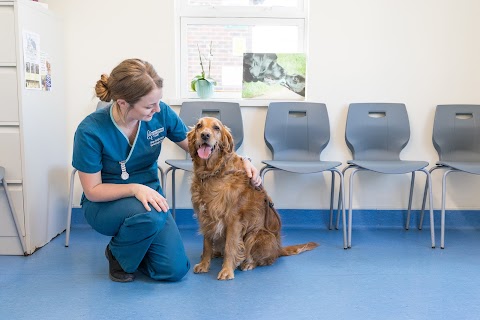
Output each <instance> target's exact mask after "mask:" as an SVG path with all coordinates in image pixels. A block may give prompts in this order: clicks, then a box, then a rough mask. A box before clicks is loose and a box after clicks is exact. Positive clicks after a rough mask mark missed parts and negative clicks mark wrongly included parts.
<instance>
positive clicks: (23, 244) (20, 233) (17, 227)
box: [2, 177, 27, 255]
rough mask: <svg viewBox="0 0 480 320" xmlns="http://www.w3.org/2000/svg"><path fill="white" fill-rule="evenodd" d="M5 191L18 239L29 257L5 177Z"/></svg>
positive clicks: (3, 180)
mask: <svg viewBox="0 0 480 320" xmlns="http://www.w3.org/2000/svg"><path fill="white" fill-rule="evenodd" d="M2 184H3V189H4V190H5V195H6V196H7V202H8V206H9V207H10V212H11V213H12V217H13V222H14V223H15V228H16V229H17V234H18V238H19V240H20V243H21V245H22V250H23V254H24V255H27V246H26V244H25V238H24V237H25V233H24V232H23V230H22V227H21V226H20V222H19V221H18V217H17V212H16V211H15V207H14V206H13V201H12V198H11V197H10V192H9V191H8V185H7V181H6V180H5V177H4V178H3V179H2Z"/></svg>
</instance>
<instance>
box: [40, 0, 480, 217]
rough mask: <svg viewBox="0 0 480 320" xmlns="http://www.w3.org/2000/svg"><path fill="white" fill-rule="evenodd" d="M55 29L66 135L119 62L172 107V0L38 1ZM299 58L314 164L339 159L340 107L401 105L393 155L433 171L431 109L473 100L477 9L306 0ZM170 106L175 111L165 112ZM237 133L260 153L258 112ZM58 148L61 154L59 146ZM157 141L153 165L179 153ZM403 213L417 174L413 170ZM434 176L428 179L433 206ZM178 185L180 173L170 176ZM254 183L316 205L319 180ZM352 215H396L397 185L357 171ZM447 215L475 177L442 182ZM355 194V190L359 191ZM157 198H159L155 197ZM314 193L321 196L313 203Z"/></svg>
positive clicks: (297, 203)
mask: <svg viewBox="0 0 480 320" xmlns="http://www.w3.org/2000/svg"><path fill="white" fill-rule="evenodd" d="M47 2H48V4H49V6H50V9H52V10H53V11H56V12H57V13H58V14H60V15H62V16H63V17H64V19H65V26H66V35H67V37H66V46H67V47H66V52H67V57H66V61H67V70H66V71H67V75H68V76H67V96H68V97H70V102H69V104H68V106H66V107H67V108H68V113H69V117H68V124H69V129H70V130H69V132H68V138H69V140H70V141H72V140H73V134H74V131H75V128H76V126H77V125H78V123H79V122H80V121H81V120H82V119H83V117H84V116H86V115H87V114H88V113H89V112H90V111H92V110H93V109H94V105H95V102H94V100H93V99H92V97H93V86H94V84H95V82H96V80H97V79H98V78H99V77H100V74H101V73H108V72H109V71H110V70H111V69H112V68H113V67H114V66H115V65H116V64H118V63H119V62H120V61H121V60H123V59H125V58H130V57H140V58H143V59H146V60H148V61H150V62H152V63H153V64H154V65H155V66H156V69H157V71H158V72H159V74H160V75H161V76H162V77H163V78H164V79H165V90H164V93H165V94H164V98H165V99H166V100H167V101H168V100H169V99H175V98H177V97H175V92H176V90H175V85H176V80H177V79H176V75H175V58H176V57H177V56H178V55H177V54H176V53H175V33H174V27H175V17H174V13H175V12H174V1H173V0H163V1H155V0H137V1H115V0H104V1H94V0H84V1H65V0H48V1H47ZM310 15H311V19H310V30H309V31H310V39H309V52H308V75H307V76H308V87H307V94H308V100H310V101H319V102H325V103H326V104H327V107H328V111H329V115H330V122H331V127H332V128H331V130H332V139H331V142H330V144H329V146H328V147H327V149H326V150H325V151H324V153H323V159H328V160H330V159H331V160H340V161H342V162H346V160H348V159H349V158H350V153H349V151H348V149H347V147H346V145H345V141H344V129H345V119H346V112H347V107H348V104H349V103H351V102H403V103H405V104H406V105H407V108H408V112H409V116H410V121H411V131H412V133H411V139H410V143H409V144H408V145H407V147H406V148H405V150H404V151H403V153H402V158H404V159H418V160H427V161H429V162H431V163H434V162H435V161H436V160H437V155H436V152H435V150H434V149H433V146H432V143H431V132H432V126H433V116H434V111H435V106H436V105H437V104H448V103H473V104H480V58H479V57H480V20H479V19H478V16H479V15H480V2H479V1H478V0H422V1H418V0H404V1H397V0H363V1H358V0H337V1H328V0H312V1H311V3H310ZM175 108H176V110H178V107H175ZM242 112H243V116H244V123H245V131H246V137H245V140H244V145H243V147H242V149H241V150H240V153H242V154H248V155H250V156H252V158H254V163H255V165H256V166H257V167H258V168H260V167H261V162H260V161H261V160H262V159H269V158H270V157H271V155H270V153H269V151H268V149H267V148H266V146H265V144H264V141H263V123H264V120H265V115H266V107H264V106H260V107H243V110H242ZM68 152H69V153H70V152H71V148H70V150H68ZM181 156H182V152H181V151H180V150H179V149H178V148H177V147H176V146H175V145H173V144H172V143H168V142H167V143H165V144H164V147H163V151H162V155H161V158H160V159H161V164H162V165H163V166H164V167H166V165H165V163H164V162H163V161H164V160H165V159H167V158H176V157H181ZM417 176H418V179H417V189H416V193H415V199H414V207H415V208H418V207H419V205H420V198H421V195H422V191H423V190H421V187H422V186H423V183H424V177H422V176H421V175H420V174H417ZM439 176H440V174H438V173H437V174H435V175H434V193H435V196H434V197H435V204H436V206H437V207H438V206H439V189H440V184H439V183H440V180H439ZM178 177H179V178H181V175H180V174H179V175H178ZM267 177H268V179H267V181H266V187H267V188H268V190H269V191H270V194H271V196H272V198H273V200H274V201H275V204H276V206H277V207H279V208H326V207H328V200H327V199H328V191H327V189H325V188H324V187H325V186H326V185H328V183H329V175H326V176H325V179H324V178H323V177H322V175H313V176H308V175H292V174H271V173H269V174H268V176H267ZM357 179H358V180H359V182H361V187H359V188H357V189H356V197H355V204H354V206H355V207H361V208H381V209H385V208H391V209H398V208H405V207H406V205H407V198H408V186H409V182H408V181H409V178H408V177H407V176H406V175H405V176H389V177H386V176H381V175H375V174H365V173H364V174H359V177H357ZM451 181H452V182H453V184H452V185H454V186H455V189H454V188H450V190H449V191H450V198H449V199H448V200H447V206H448V207H449V208H460V209H478V208H479V207H480V199H477V198H476V190H478V188H479V186H480V179H479V178H476V177H470V176H463V175H462V176H456V177H455V176H453V178H451ZM183 182H184V183H183V184H182V185H181V186H180V187H179V190H178V191H179V192H178V198H177V200H178V202H177V203H178V207H182V208H189V207H190V196H189V192H188V188H189V187H188V179H184V180H183ZM356 186H360V184H359V183H357V184H356ZM167 191H168V190H167ZM318 194H320V195H321V196H318Z"/></svg>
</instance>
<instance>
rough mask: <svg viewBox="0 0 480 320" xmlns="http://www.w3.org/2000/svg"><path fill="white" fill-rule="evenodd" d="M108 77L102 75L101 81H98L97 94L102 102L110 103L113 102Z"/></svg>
mask: <svg viewBox="0 0 480 320" xmlns="http://www.w3.org/2000/svg"><path fill="white" fill-rule="evenodd" d="M108 78H109V77H108V75H106V74H102V76H101V77H100V80H98V81H97V84H96V85H95V93H96V94H97V97H98V98H99V99H100V100H101V101H106V102H108V101H110V100H112V97H111V94H110V90H108Z"/></svg>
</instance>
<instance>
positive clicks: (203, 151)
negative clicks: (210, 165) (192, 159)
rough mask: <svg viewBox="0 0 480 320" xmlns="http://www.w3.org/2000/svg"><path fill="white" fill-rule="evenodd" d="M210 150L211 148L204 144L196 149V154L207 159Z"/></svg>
mask: <svg viewBox="0 0 480 320" xmlns="http://www.w3.org/2000/svg"><path fill="white" fill-rule="evenodd" d="M211 152H212V149H211V148H210V146H209V145H207V144H204V145H203V146H201V147H200V148H199V149H198V150H197V154H198V156H199V157H200V158H202V159H208V157H210V153H211Z"/></svg>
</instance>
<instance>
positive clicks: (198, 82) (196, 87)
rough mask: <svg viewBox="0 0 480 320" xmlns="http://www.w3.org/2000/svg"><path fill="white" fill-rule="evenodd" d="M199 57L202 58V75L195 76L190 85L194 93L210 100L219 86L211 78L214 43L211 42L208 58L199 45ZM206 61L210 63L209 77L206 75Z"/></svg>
mask: <svg viewBox="0 0 480 320" xmlns="http://www.w3.org/2000/svg"><path fill="white" fill-rule="evenodd" d="M197 49H198V57H199V58H200V67H201V68H202V73H201V74H199V75H197V76H195V77H194V78H193V79H192V82H191V83H190V86H191V88H192V90H193V91H195V92H196V93H197V95H198V96H199V97H200V98H202V99H208V98H210V97H211V96H212V95H213V89H214V87H215V86H216V85H217V82H216V81H215V80H214V79H212V78H211V77H210V68H211V66H212V57H213V56H212V42H210V50H209V53H208V57H205V56H203V55H202V53H201V52H200V47H199V46H198V44H197ZM204 61H208V75H206V74H205V68H204Z"/></svg>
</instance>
